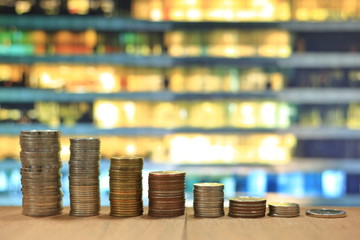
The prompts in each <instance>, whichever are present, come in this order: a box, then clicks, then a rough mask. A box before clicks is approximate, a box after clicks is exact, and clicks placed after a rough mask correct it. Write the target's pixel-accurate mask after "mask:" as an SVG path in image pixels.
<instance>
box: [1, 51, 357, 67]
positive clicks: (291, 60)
mask: <svg viewBox="0 0 360 240" xmlns="http://www.w3.org/2000/svg"><path fill="white" fill-rule="evenodd" d="M0 63H14V64H33V63H79V64H111V65H123V66H138V67H159V68H167V67H174V66H191V65H197V66H213V65H218V66H236V67H239V68H246V67H280V68H283V69H289V68H290V69H291V68H336V67H338V68H339V67H342V68H354V67H360V54H359V53H302V54H296V53H294V54H293V55H292V56H290V57H288V58H267V57H244V58H226V57H171V56H167V55H161V56H135V55H126V54H102V55H88V56H86V55H77V56H65V55H48V56H5V55H2V56H0Z"/></svg>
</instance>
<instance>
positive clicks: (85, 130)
mask: <svg viewBox="0 0 360 240" xmlns="http://www.w3.org/2000/svg"><path fill="white" fill-rule="evenodd" d="M34 129H36V130H46V129H58V130H60V131H61V132H62V134H63V135H91V136H96V135H117V136H119V135H122V136H165V135H167V134H174V133H203V134H247V133H273V132H276V130H275V129H273V128H250V129H244V128H232V127H222V128H208V129H207V128H194V127H181V128H156V127H124V128H109V129H100V128H96V127H95V126H94V125H92V124H90V123H89V124H88V123H78V124H76V126H75V127H67V126H60V127H56V128H52V127H49V126H46V125H43V124H19V123H0V134H1V135H18V134H19V133H20V132H21V131H22V130H34Z"/></svg>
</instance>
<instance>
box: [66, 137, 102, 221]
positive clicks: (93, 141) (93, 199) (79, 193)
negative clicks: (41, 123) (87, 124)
mask: <svg viewBox="0 0 360 240" xmlns="http://www.w3.org/2000/svg"><path fill="white" fill-rule="evenodd" d="M99 160H100V140H99V139H98V138H72V139H70V161H69V183H70V215H72V216H76V217H89V216H95V215H99V212H100V189H99V174H100V170H99Z"/></svg>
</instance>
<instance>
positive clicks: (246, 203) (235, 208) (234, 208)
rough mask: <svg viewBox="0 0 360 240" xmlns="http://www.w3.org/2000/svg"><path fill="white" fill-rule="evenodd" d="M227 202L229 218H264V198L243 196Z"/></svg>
mask: <svg viewBox="0 0 360 240" xmlns="http://www.w3.org/2000/svg"><path fill="white" fill-rule="evenodd" d="M229 200H230V206H229V216H231V217H243V218H257V217H264V216H265V212H266V199H265V198H260V197H248V196H244V197H234V198H230V199H229Z"/></svg>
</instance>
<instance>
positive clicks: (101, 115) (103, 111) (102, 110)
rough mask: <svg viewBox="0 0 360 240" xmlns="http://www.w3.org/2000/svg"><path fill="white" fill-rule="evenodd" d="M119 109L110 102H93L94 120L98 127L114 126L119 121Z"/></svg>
mask: <svg viewBox="0 0 360 240" xmlns="http://www.w3.org/2000/svg"><path fill="white" fill-rule="evenodd" d="M119 115H120V114H119V109H118V107H117V106H116V105H115V104H114V103H111V102H102V103H98V104H95V120H96V122H97V123H98V125H99V127H103V128H112V127H116V126H117V123H118V121H119V118H120V116H119Z"/></svg>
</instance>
